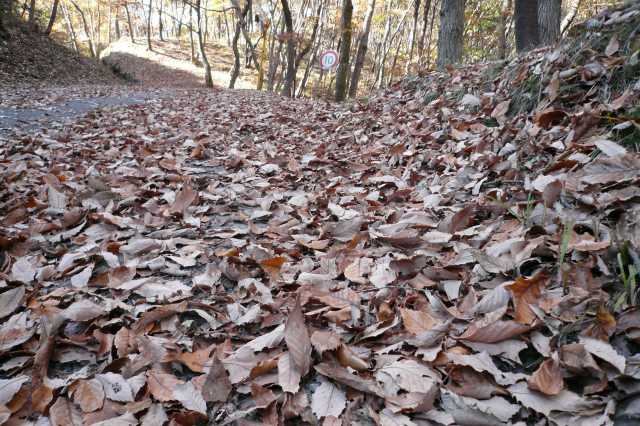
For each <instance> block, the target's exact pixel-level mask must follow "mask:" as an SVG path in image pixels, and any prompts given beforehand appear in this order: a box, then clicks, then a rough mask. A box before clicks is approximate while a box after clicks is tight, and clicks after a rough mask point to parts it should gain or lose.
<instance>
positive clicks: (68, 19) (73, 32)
mask: <svg viewBox="0 0 640 426" xmlns="http://www.w3.org/2000/svg"><path fill="white" fill-rule="evenodd" d="M62 14H63V15H64V20H65V21H66V22H67V31H69V34H70V35H71V41H72V42H73V50H75V51H76V53H80V48H79V47H78V38H77V37H76V30H75V29H74V28H73V22H72V21H71V16H70V15H69V9H67V6H66V5H65V4H64V2H63V3H62Z"/></svg>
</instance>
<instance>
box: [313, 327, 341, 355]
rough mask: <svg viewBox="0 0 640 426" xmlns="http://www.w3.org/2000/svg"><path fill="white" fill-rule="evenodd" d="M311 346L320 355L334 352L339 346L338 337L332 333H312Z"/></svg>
mask: <svg viewBox="0 0 640 426" xmlns="http://www.w3.org/2000/svg"><path fill="white" fill-rule="evenodd" d="M311 344H312V345H313V347H314V348H315V349H316V351H318V353H319V354H320V355H322V354H323V353H324V352H327V351H335V350H336V349H338V347H339V346H340V336H338V335H337V334H335V333H334V332H332V331H314V332H313V334H312V335H311Z"/></svg>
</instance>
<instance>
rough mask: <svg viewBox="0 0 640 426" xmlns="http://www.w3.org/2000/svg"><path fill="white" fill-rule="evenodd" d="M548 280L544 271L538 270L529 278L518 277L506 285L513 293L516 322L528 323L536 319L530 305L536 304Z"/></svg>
mask: <svg viewBox="0 0 640 426" xmlns="http://www.w3.org/2000/svg"><path fill="white" fill-rule="evenodd" d="M548 280H549V276H548V274H547V273H546V271H539V272H537V273H536V274H535V275H534V276H532V277H531V278H525V277H518V278H516V281H515V282H514V283H513V284H510V285H507V286H506V287H507V289H509V290H510V291H511V294H513V304H514V306H515V314H514V318H515V320H516V321H517V322H519V323H520V324H526V325H528V324H532V323H533V322H534V321H535V320H536V318H537V316H536V314H535V312H534V311H533V309H531V307H530V305H533V306H537V304H538V301H539V300H540V297H541V295H542V290H543V289H544V288H545V286H546V285H547V282H548Z"/></svg>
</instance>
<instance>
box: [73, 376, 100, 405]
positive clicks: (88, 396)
mask: <svg viewBox="0 0 640 426" xmlns="http://www.w3.org/2000/svg"><path fill="white" fill-rule="evenodd" d="M104 399H105V393H104V389H103V387H102V383H101V382H100V381H99V380H97V379H90V380H81V381H80V382H79V383H78V385H77V386H76V388H75V389H74V391H73V401H74V402H75V403H76V404H78V406H79V407H80V409H81V410H82V411H83V412H85V413H90V412H92V411H96V410H99V409H101V408H102V405H103V404H104Z"/></svg>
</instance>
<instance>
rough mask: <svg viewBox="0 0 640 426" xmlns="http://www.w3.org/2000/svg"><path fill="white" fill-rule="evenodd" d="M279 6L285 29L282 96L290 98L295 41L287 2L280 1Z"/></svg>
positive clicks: (291, 94) (293, 70)
mask: <svg viewBox="0 0 640 426" xmlns="http://www.w3.org/2000/svg"><path fill="white" fill-rule="evenodd" d="M281 4H282V15H283V16H284V25H285V28H286V29H287V74H286V75H285V77H284V86H283V87H282V95H283V96H289V97H291V96H293V79H294V75H295V70H296V40H295V37H294V32H293V18H292V17H291V9H289V2H288V0H281Z"/></svg>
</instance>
